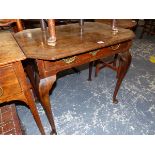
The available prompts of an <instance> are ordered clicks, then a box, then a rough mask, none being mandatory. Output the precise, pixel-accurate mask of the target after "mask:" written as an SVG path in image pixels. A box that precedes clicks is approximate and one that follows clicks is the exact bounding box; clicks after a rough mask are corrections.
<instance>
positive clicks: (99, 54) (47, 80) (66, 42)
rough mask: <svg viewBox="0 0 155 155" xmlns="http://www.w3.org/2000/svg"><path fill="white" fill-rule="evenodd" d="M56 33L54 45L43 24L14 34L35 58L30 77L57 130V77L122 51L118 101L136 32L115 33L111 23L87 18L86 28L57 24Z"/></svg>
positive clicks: (25, 49) (27, 53)
mask: <svg viewBox="0 0 155 155" xmlns="http://www.w3.org/2000/svg"><path fill="white" fill-rule="evenodd" d="M56 36H57V44H56V46H54V47H52V46H49V45H48V44H47V38H48V37H49V34H48V32H43V31H41V29H40V28H37V29H31V30H24V31H22V32H18V33H16V34H15V35H14V37H15V39H16V41H17V42H18V44H19V45H20V47H21V49H22V50H23V52H24V53H25V55H26V57H27V58H30V59H31V60H32V65H31V64H30V66H31V67H32V68H31V69H33V70H34V71H35V76H31V78H30V79H31V81H33V82H34V87H35V90H36V92H37V94H38V97H39V98H40V100H41V103H42V105H43V107H44V109H45V111H46V114H47V117H48V119H49V122H50V125H51V128H52V133H56V128H55V124H54V119H53V114H52V110H51V104H50V97H49V91H50V90H51V88H52V86H53V84H54V82H55V81H56V75H57V73H58V72H60V71H63V70H65V69H70V68H72V67H76V66H79V65H82V64H85V63H89V62H92V61H95V60H98V59H101V58H106V57H108V56H112V55H115V54H117V53H119V56H120V59H119V60H120V64H121V65H120V67H119V72H118V75H117V76H118V80H117V84H116V88H115V91H114V95H113V101H114V102H116V101H117V99H116V95H117V92H118V89H119V87H120V84H121V82H122V80H123V78H124V75H125V73H126V72H127V70H128V68H129V65H130V62H131V55H130V52H129V48H130V47H131V44H132V39H133V38H134V33H133V32H132V31H131V30H127V29H122V28H120V29H119V33H118V34H116V35H114V34H113V33H112V31H111V26H109V25H105V24H102V23H97V22H89V23H87V22H85V23H84V26H83V27H82V29H81V27H80V26H79V24H69V25H61V26H56ZM33 65H35V67H34V68H33ZM33 82H32V83H33Z"/></svg>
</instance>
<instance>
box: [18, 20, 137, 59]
mask: <svg viewBox="0 0 155 155" xmlns="http://www.w3.org/2000/svg"><path fill="white" fill-rule="evenodd" d="M56 36H57V43H56V46H55V47H51V46H49V45H47V38H48V37H49V36H48V33H44V32H42V31H41V29H40V28H38V29H29V30H24V31H22V32H18V33H16V34H15V38H16V40H17V41H18V43H19V45H20V47H21V48H22V49H23V52H24V53H25V55H26V57H27V58H35V59H44V60H57V59H60V58H64V57H68V56H72V55H75V54H81V53H85V52H87V51H91V50H94V49H95V50H96V49H99V48H103V47H106V46H110V45H114V44H117V43H120V42H124V41H128V40H131V39H133V38H134V36H135V35H134V33H133V32H132V31H131V30H128V29H122V28H119V32H118V34H116V35H114V34H113V33H112V30H111V26H109V25H106V24H102V23H97V22H88V23H87V22H86V23H84V28H83V29H81V28H80V26H79V24H68V25H61V26H56ZM98 41H103V42H104V43H101V44H99V43H98Z"/></svg>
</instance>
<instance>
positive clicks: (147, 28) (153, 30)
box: [140, 19, 155, 39]
mask: <svg viewBox="0 0 155 155" xmlns="http://www.w3.org/2000/svg"><path fill="white" fill-rule="evenodd" d="M145 33H146V34H147V35H155V19H144V25H143V30H142V33H141V35H140V39H142V38H143V35H144V34H145Z"/></svg>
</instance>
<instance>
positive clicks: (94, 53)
mask: <svg viewBox="0 0 155 155" xmlns="http://www.w3.org/2000/svg"><path fill="white" fill-rule="evenodd" d="M98 51H99V50H97V51H92V52H89V54H91V55H92V56H95V55H96V54H97V52H98Z"/></svg>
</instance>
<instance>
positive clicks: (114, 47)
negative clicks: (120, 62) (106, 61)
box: [111, 44, 121, 51]
mask: <svg viewBox="0 0 155 155" xmlns="http://www.w3.org/2000/svg"><path fill="white" fill-rule="evenodd" d="M120 45H121V44H118V45H114V46H111V49H112V50H114V51H115V50H117V49H118V48H119V47H120Z"/></svg>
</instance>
